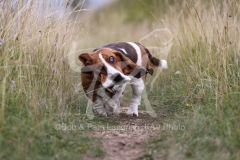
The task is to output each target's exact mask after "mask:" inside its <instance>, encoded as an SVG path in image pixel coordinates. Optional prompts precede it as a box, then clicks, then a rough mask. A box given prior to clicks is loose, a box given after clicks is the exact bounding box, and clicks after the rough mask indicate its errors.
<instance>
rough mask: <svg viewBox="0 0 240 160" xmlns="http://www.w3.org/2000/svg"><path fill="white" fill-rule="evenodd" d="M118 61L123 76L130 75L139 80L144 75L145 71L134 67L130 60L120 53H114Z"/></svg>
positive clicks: (136, 66)
mask: <svg viewBox="0 0 240 160" xmlns="http://www.w3.org/2000/svg"><path fill="white" fill-rule="evenodd" d="M114 54H115V55H116V57H117V59H118V63H119V65H120V66H121V69H122V71H123V73H124V74H126V75H132V76H134V77H136V78H141V77H142V76H144V75H145V74H146V69H145V68H143V67H140V66H138V65H136V64H135V63H134V62H133V61H132V60H130V59H129V58H128V57H126V56H125V55H123V54H122V53H121V52H118V51H116V52H114Z"/></svg>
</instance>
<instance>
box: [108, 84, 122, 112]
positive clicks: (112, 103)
mask: <svg viewBox="0 0 240 160" xmlns="http://www.w3.org/2000/svg"><path fill="white" fill-rule="evenodd" d="M125 87H126V84H122V85H119V86H116V87H114V89H115V90H116V94H115V95H114V96H113V97H112V98H109V100H108V101H107V102H106V103H105V108H106V110H107V114H108V115H111V114H118V113H119V108H120V101H121V98H122V96H123V92H124V90H125Z"/></svg>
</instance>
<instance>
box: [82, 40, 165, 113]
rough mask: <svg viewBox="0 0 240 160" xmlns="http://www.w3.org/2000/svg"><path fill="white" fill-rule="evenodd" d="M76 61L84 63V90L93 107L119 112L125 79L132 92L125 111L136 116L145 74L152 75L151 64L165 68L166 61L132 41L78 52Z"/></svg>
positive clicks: (106, 111) (109, 111) (98, 110)
mask: <svg viewBox="0 0 240 160" xmlns="http://www.w3.org/2000/svg"><path fill="white" fill-rule="evenodd" d="M79 60H80V61H82V62H83V64H84V67H82V69H81V77H82V86H83V89H84V91H85V93H86V95H87V96H88V98H89V99H90V100H91V101H92V102H93V109H94V110H95V111H96V112H97V113H99V114H101V115H103V116H107V115H111V114H118V110H119V107H120V100H121V98H122V95H123V92H124V90H125V87H126V82H129V83H130V84H131V87H132V91H133V93H132V100H131V104H130V107H129V109H128V111H127V113H126V114H128V115H134V116H138V106H139V104H140V102H141V94H142V92H143V90H144V87H145V82H146V76H147V73H149V74H151V75H152V74H153V69H152V68H150V66H151V67H157V68H158V69H160V70H162V69H165V68H167V62H166V61H165V60H159V59H157V58H155V57H153V56H152V55H151V54H150V52H149V50H148V49H147V48H145V47H144V46H143V45H141V44H140V43H134V42H116V43H110V44H107V45H104V46H102V47H99V48H97V49H95V50H93V52H92V53H82V54H80V55H79ZM106 99H108V100H106ZM105 100H106V101H105ZM104 101H105V102H104Z"/></svg>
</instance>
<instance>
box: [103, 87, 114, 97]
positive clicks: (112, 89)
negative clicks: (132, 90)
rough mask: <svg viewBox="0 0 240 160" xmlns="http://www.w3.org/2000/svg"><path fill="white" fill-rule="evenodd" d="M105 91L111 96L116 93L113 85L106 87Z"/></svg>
mask: <svg viewBox="0 0 240 160" xmlns="http://www.w3.org/2000/svg"><path fill="white" fill-rule="evenodd" d="M105 92H106V93H107V95H108V96H109V97H111V98H112V97H113V96H114V95H115V94H116V90H115V89H114V86H112V87H108V88H106V89H105Z"/></svg>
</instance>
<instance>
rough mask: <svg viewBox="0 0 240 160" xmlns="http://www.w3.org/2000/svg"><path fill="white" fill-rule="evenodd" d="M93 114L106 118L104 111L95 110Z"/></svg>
mask: <svg viewBox="0 0 240 160" xmlns="http://www.w3.org/2000/svg"><path fill="white" fill-rule="evenodd" d="M95 113H97V114H98V115H99V116H103V117H107V112H106V109H98V110H95Z"/></svg>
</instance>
